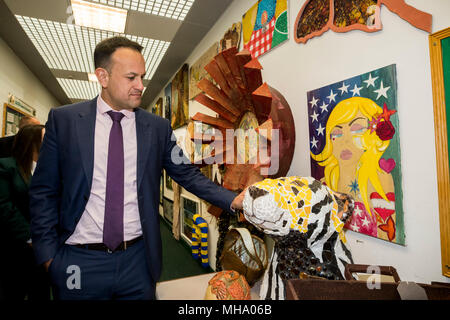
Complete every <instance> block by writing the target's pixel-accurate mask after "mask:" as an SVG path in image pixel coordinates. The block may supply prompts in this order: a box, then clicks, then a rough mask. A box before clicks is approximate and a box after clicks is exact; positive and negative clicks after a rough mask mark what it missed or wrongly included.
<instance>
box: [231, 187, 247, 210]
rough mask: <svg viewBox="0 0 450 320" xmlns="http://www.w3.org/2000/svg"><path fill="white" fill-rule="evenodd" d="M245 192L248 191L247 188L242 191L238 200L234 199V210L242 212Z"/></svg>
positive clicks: (232, 206) (232, 204) (232, 205)
mask: <svg viewBox="0 0 450 320" xmlns="http://www.w3.org/2000/svg"><path fill="white" fill-rule="evenodd" d="M245 191H247V188H245V189H244V191H242V192H241V193H240V194H239V195H238V196H237V197H236V198H234V200H233V202H232V203H231V208H232V209H234V210H242V208H243V205H242V202H243V201H244V196H245Z"/></svg>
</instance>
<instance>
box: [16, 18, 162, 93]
mask: <svg viewBox="0 0 450 320" xmlns="http://www.w3.org/2000/svg"><path fill="white" fill-rule="evenodd" d="M16 18H17V20H18V21H19V23H20V25H21V26H22V28H23V30H24V31H25V33H26V34H27V36H28V37H29V38H30V40H31V41H32V42H33V45H34V46H35V47H36V49H37V51H38V52H39V54H40V55H41V56H42V58H43V59H44V61H45V63H46V64H47V66H48V67H49V68H50V69H56V70H68V71H75V72H85V73H87V74H89V73H92V74H94V72H95V67H94V61H93V60H94V50H95V46H96V45H97V43H99V42H100V41H102V40H103V39H106V38H110V37H113V36H117V35H122V36H124V37H127V38H128V39H130V40H132V41H136V42H137V43H139V44H140V45H141V46H142V47H143V49H142V55H143V57H144V59H145V68H146V71H147V73H146V76H145V79H146V80H150V79H151V78H152V77H153V75H154V73H155V72H156V69H157V68H158V66H159V64H160V62H161V60H162V58H163V57H164V55H165V53H166V51H167V48H168V47H169V45H170V42H167V41H162V40H155V39H150V38H143V37H137V36H131V35H126V34H119V33H115V32H111V31H105V30H99V29H93V28H86V27H80V26H77V25H73V24H65V23H59V22H55V21H48V20H42V19H36V18H31V17H24V16H19V15H16ZM77 81H81V80H70V79H58V82H59V83H60V85H61V87H62V88H63V89H64V91H65V92H66V94H67V96H68V97H69V98H71V99H92V98H93V97H95V96H96V95H97V94H98V93H99V92H100V85H99V84H98V82H90V81H84V82H83V83H85V84H80V82H77ZM93 85H95V86H96V87H92V86H93ZM93 88H95V90H93Z"/></svg>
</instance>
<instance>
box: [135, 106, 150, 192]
mask: <svg viewBox="0 0 450 320" xmlns="http://www.w3.org/2000/svg"><path fill="white" fill-rule="evenodd" d="M135 113H136V142H137V169H136V170H137V182H138V183H137V190H138V192H139V189H140V186H141V182H142V178H143V176H144V172H145V169H146V166H145V164H146V163H147V158H148V155H149V150H150V144H151V139H152V128H151V126H150V122H149V121H148V118H146V117H143V115H144V114H143V111H142V110H140V109H139V108H137V109H136V110H135Z"/></svg>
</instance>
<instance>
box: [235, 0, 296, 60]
mask: <svg viewBox="0 0 450 320" xmlns="http://www.w3.org/2000/svg"><path fill="white" fill-rule="evenodd" d="M242 29H243V38H244V49H247V50H248V51H250V53H251V54H252V57H253V58H257V57H259V56H260V55H262V54H264V53H266V52H268V51H270V50H271V49H272V48H275V47H276V46H278V45H280V44H281V43H283V42H284V41H286V40H288V38H289V35H288V10H287V0H259V1H258V2H256V3H255V4H254V5H253V6H252V7H251V8H250V9H249V10H248V11H247V12H246V13H245V14H244V15H243V16H242Z"/></svg>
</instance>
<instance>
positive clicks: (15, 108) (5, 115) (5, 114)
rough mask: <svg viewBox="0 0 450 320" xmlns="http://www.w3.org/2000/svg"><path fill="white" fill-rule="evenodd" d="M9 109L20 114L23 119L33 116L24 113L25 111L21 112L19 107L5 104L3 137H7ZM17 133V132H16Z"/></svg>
mask: <svg viewBox="0 0 450 320" xmlns="http://www.w3.org/2000/svg"><path fill="white" fill-rule="evenodd" d="M8 109H10V110H12V111H13V112H15V113H20V114H21V115H22V116H23V117H25V116H30V117H31V116H32V115H31V114H29V113H26V112H24V111H23V110H20V109H19V108H17V107H14V106H13V105H11V104H9V103H4V104H3V124H2V135H1V136H2V137H5V136H6V118H7V116H8ZM16 133H17V132H16Z"/></svg>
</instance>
